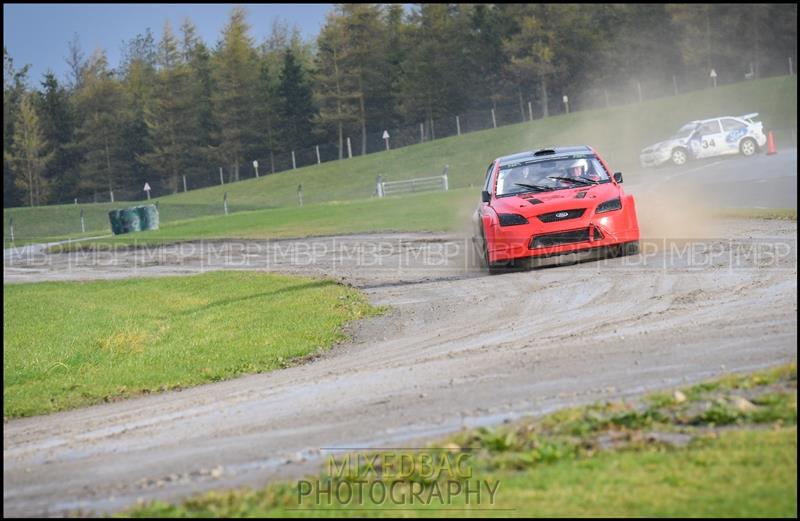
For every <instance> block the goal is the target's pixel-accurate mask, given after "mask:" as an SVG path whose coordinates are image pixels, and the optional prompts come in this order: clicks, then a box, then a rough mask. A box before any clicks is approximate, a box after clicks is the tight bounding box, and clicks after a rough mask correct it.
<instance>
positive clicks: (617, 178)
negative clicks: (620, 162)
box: [614, 172, 622, 183]
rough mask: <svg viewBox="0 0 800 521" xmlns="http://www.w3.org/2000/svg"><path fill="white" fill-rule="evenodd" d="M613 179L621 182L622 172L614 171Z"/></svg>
mask: <svg viewBox="0 0 800 521" xmlns="http://www.w3.org/2000/svg"><path fill="white" fill-rule="evenodd" d="M614 181H616V182H618V183H621V182H622V172H614Z"/></svg>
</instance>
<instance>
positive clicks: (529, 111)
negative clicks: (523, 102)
mask: <svg viewBox="0 0 800 521" xmlns="http://www.w3.org/2000/svg"><path fill="white" fill-rule="evenodd" d="M528 119H529V120H530V121H533V105H531V102H530V100H528Z"/></svg>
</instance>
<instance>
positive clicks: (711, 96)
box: [3, 77, 797, 240]
mask: <svg viewBox="0 0 800 521" xmlns="http://www.w3.org/2000/svg"><path fill="white" fill-rule="evenodd" d="M745 112H759V113H760V114H761V116H760V117H761V118H762V120H763V121H764V123H765V125H766V126H767V127H768V128H771V129H789V128H795V127H796V126H797V116H796V113H797V78H796V77H779V78H770V79H764V80H758V81H751V82H744V83H739V84H736V85H729V86H725V87H720V88H717V89H707V90H703V91H698V92H692V93H688V94H684V95H681V96H674V97H669V98H661V99H657V100H651V101H646V102H643V103H636V104H631V105H626V106H621V107H612V108H609V109H601V110H590V111H584V112H575V113H572V114H567V115H560V116H555V117H551V118H547V119H540V120H535V121H532V122H526V123H519V124H516V125H508V126H504V127H500V128H497V129H493V130H484V131H479V132H473V133H469V134H464V135H462V136H455V137H449V138H445V139H439V140H435V141H431V142H428V143H423V144H419V145H413V146H409V147H404V148H399V149H395V150H390V151H387V152H380V153H376V154H370V155H367V156H363V157H356V158H353V159H349V160H344V161H332V162H328V163H323V164H321V165H314V166H310V167H305V168H299V169H297V170H293V171H288V172H281V173H278V174H275V175H268V176H263V177H261V178H259V179H249V180H245V181H241V182H239V183H233V184H226V185H223V186H217V187H211V188H205V189H202V190H194V191H190V192H187V193H182V194H177V195H173V196H168V197H162V198H160V199H159V202H160V212H161V222H162V223H171V222H174V221H177V220H185V219H191V218H196V217H199V216H203V215H217V216H218V215H221V214H222V213H223V209H222V198H223V193H224V192H228V202H229V206H230V210H231V211H233V212H239V211H249V210H256V209H268V208H278V207H293V206H296V201H297V198H296V190H297V185H298V184H302V185H303V191H304V201H305V202H306V204H315V203H322V202H328V201H345V200H356V199H364V198H368V197H370V195H371V194H372V193H373V191H374V189H375V177H376V176H377V175H378V174H383V175H384V176H386V178H387V179H388V180H399V179H410V178H414V177H427V176H432V175H437V174H439V173H440V172H441V171H442V168H443V167H444V165H445V164H448V165H450V186H451V187H452V188H463V187H467V186H470V185H473V186H476V187H477V186H479V185H480V184H481V183H482V181H483V176H484V173H485V171H486V167H487V165H488V164H489V162H490V161H491V160H492V159H494V158H495V157H497V156H500V155H504V154H509V153H513V152H518V151H520V150H527V149H532V148H537V147H541V146H551V145H570V144H582V143H586V144H590V145H593V146H595V147H596V148H597V149H598V150H599V151H600V152H601V153H602V154H603V156H604V157H605V158H606V159H607V160H608V161H609V163H610V165H611V166H612V168H614V169H615V170H622V171H625V172H628V171H630V170H631V169H638V157H639V151H640V150H641V148H642V147H643V146H646V145H648V144H652V143H654V142H656V141H660V140H662V139H664V138H665V137H667V136H668V135H670V134H671V133H672V132H674V131H675V130H676V129H677V128H678V127H679V126H680V125H682V124H684V123H686V122H687V121H690V120H693V119H700V118H705V117H712V116H719V115H727V114H730V115H738V114H742V113H745ZM215 168H216V167H215ZM629 179H630V177H629ZM137 204H139V203H137ZM129 205H130V204H129V203H122V202H118V203H116V204H107V203H104V204H88V205H82V207H83V208H84V210H85V212H86V220H87V230H92V231H101V232H102V231H106V230H108V227H109V225H108V215H107V214H108V211H109V210H110V209H111V208H120V207H124V206H129ZM79 215H80V208H79V207H77V206H75V205H61V206H47V207H41V208H15V209H10V210H4V211H3V220H4V226H3V234H4V235H3V236H4V238H5V237H6V234H7V233H8V219H9V218H10V217H11V216H13V217H14V223H15V230H16V237H18V238H20V239H22V240H32V239H35V238H39V237H53V236H63V235H67V234H70V233H75V232H76V231H79V230H80V220H79Z"/></svg>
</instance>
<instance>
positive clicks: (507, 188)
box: [496, 156, 610, 196]
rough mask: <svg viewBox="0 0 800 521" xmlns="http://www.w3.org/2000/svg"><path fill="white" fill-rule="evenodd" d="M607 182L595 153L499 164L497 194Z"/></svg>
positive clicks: (548, 189) (607, 178)
mask: <svg viewBox="0 0 800 521" xmlns="http://www.w3.org/2000/svg"><path fill="white" fill-rule="evenodd" d="M609 181H610V178H609V176H608V172H606V169H605V168H603V165H602V164H601V163H600V161H599V160H598V159H597V156H573V157H568V158H559V159H539V160H535V161H528V162H518V163H509V164H505V165H500V172H499V173H498V175H497V192H496V193H497V195H498V196H503V195H512V194H518V193H522V192H531V191H551V190H564V189H567V188H575V187H578V186H588V185H592V184H595V183H607V182H609Z"/></svg>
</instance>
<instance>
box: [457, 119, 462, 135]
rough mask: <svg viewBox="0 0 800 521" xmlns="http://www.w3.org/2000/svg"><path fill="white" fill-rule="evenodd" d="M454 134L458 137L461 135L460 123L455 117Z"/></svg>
mask: <svg viewBox="0 0 800 521" xmlns="http://www.w3.org/2000/svg"><path fill="white" fill-rule="evenodd" d="M456 134H457V135H459V136H460V135H461V121H460V120H459V119H458V116H456Z"/></svg>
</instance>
